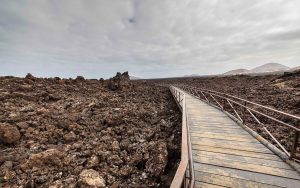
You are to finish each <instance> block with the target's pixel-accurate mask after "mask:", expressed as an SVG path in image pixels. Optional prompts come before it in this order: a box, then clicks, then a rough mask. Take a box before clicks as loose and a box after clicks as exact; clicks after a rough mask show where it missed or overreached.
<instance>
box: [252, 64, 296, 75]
mask: <svg viewBox="0 0 300 188" xmlns="http://www.w3.org/2000/svg"><path fill="white" fill-rule="evenodd" d="M289 69H290V67H287V66H285V65H282V64H279V63H267V64H264V65H261V66H258V67H255V68H254V69H251V70H250V73H266V72H277V71H287V70H289Z"/></svg>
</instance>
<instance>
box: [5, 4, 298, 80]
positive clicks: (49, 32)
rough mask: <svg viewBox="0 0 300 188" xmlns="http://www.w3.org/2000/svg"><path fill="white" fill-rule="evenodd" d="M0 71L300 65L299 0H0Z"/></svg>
mask: <svg viewBox="0 0 300 188" xmlns="http://www.w3.org/2000/svg"><path fill="white" fill-rule="evenodd" d="M0 3H1V6H0V74H1V75H7V74H13V75H19V76H20V75H24V74H26V72H32V73H33V74H36V75H40V76H54V75H58V76H64V77H69V76H73V77H74V76H76V75H77V74H84V75H85V76H86V77H95V78H98V77H109V76H112V75H113V74H115V72H116V71H125V70H129V72H131V73H132V74H133V75H135V76H140V77H167V76H180V75H185V74H191V73H200V74H211V73H221V72H224V71H226V70H228V69H233V68H240V67H245V68H251V67H254V66H256V65H260V64H263V63H267V62H270V61H276V62H279V63H283V64H286V65H289V66H296V65H299V62H300V56H299V54H300V48H299V40H300V36H299V31H300V25H299V24H297V23H300V2H299V1H297V0H290V1H284V0H253V1H246V0H241V1H236V0H227V1H223V0H201V1H199V0H161V1H153V0H142V1H141V0H89V1H86V0H64V1H60V0H51V1H50V0H28V1H17V0H0Z"/></svg>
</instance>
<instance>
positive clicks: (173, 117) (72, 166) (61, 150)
mask: <svg viewBox="0 0 300 188" xmlns="http://www.w3.org/2000/svg"><path fill="white" fill-rule="evenodd" d="M0 101H1V103H0V182H1V184H2V186H3V187H18V186H21V185H23V187H52V188H60V187H165V186H168V184H169V183H170V181H171V180H172V177H173V175H174V172H175V170H176V168H177V164H178V161H179V159H180V137H181V114H180V111H179V110H178V108H177V106H176V103H175V102H174V100H173V99H172V96H171V94H170V92H169V91H168V88H166V87H160V86H157V85H153V84H151V83H149V82H145V81H143V82H132V81H130V80H129V76H128V74H127V73H123V74H120V73H118V74H117V76H116V77H114V78H112V79H110V80H103V79H100V80H86V79H84V78H83V77H77V78H76V79H60V78H45V79H42V78H35V77H33V76H32V75H30V74H29V75H27V76H26V78H15V77H1V78H0Z"/></svg>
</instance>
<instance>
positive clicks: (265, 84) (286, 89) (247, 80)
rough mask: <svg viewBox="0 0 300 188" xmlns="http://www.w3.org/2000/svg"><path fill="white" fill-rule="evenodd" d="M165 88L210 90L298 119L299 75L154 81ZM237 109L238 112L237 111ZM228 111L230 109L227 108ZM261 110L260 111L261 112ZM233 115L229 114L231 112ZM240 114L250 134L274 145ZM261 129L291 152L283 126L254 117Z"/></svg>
mask: <svg viewBox="0 0 300 188" xmlns="http://www.w3.org/2000/svg"><path fill="white" fill-rule="evenodd" d="M153 82H159V83H164V84H185V85H189V86H194V87H198V88H204V89H210V90H215V91H220V92H225V93H229V94H232V95H235V96H239V97H241V98H244V99H248V100H250V101H253V102H257V103H259V104H262V105H266V106H269V107H272V108H276V109H278V110H281V111H284V112H287V113H290V114H294V115H297V116H298V117H299V116H300V71H296V72H293V73H286V74H284V75H265V76H245V75H237V76H226V77H202V78H199V77H198V78H174V79H163V80H153ZM237 109H238V108H237ZM227 110H229V111H230V107H229V108H227ZM260 110H262V109H260ZM231 112H232V111H231ZM239 112H242V113H241V114H240V115H242V118H243V119H244V120H245V123H246V124H247V125H248V126H249V127H251V128H252V129H253V130H255V131H257V132H258V133H259V134H260V135H262V136H263V137H264V138H266V139H268V140H269V141H271V142H272V143H273V144H276V143H275V142H274V141H273V140H272V138H271V137H270V136H269V135H268V134H267V133H266V131H265V130H264V129H263V126H261V125H258V124H257V123H256V122H255V120H254V119H253V118H252V117H251V115H250V114H249V113H245V112H244V109H239ZM262 112H266V113H267V114H268V115H271V116H273V117H276V118H278V119H280V120H282V121H284V122H287V123H289V124H292V125H294V126H296V127H298V128H300V122H299V121H294V120H293V119H291V118H286V117H284V116H280V115H278V114H276V113H268V112H267V111H264V110H262ZM257 116H258V117H259V119H260V120H261V122H263V123H264V126H265V127H267V129H268V130H269V131H270V132H271V133H272V134H273V135H274V136H275V137H276V139H278V140H279V141H280V143H281V144H282V145H284V146H285V147H286V148H287V149H288V150H289V151H290V150H291V147H292V143H293V138H294V132H292V130H291V129H290V128H287V127H286V126H280V125H279V124H278V123H276V122H274V121H267V119H266V118H263V117H261V116H259V115H257ZM298 155H299V156H298V157H300V147H299V148H298Z"/></svg>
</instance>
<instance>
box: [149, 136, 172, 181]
mask: <svg viewBox="0 0 300 188" xmlns="http://www.w3.org/2000/svg"><path fill="white" fill-rule="evenodd" d="M167 162H168V150H167V144H166V143H165V142H162V141H160V142H158V143H157V144H156V146H155V147H154V148H153V152H152V156H151V158H150V159H149V160H148V161H147V162H146V170H147V171H148V172H150V173H151V174H152V175H153V176H160V175H161V174H162V173H163V172H164V169H165V167H166V165H167Z"/></svg>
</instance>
